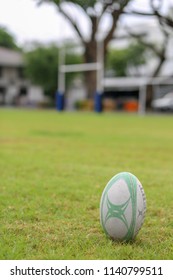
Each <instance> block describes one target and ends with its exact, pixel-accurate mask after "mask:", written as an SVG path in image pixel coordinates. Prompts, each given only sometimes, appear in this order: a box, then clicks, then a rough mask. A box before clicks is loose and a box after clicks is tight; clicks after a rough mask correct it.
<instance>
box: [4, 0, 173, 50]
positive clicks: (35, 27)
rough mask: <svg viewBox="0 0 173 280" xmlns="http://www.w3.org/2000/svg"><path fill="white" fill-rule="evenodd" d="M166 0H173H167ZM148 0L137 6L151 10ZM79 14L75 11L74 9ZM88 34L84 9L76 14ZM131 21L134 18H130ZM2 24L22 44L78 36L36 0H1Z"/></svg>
mask: <svg viewBox="0 0 173 280" xmlns="http://www.w3.org/2000/svg"><path fill="white" fill-rule="evenodd" d="M165 2H166V3H168V2H172V3H173V0H165ZM147 3H148V0H134V4H133V7H135V8H136V9H141V10H147V9H148V5H147ZM71 11H72V12H73V13H74V14H75V13H76V12H75V11H74V10H72V8H71V10H70V12H71ZM75 18H78V20H80V22H81V24H80V25H81V26H82V27H83V32H85V33H86V36H87V30H88V27H87V24H88V22H87V21H86V18H85V16H84V15H82V13H81V11H79V12H78V13H76V14H75ZM130 21H133V19H132V18H130ZM0 26H4V27H6V28H7V30H8V31H10V32H11V33H12V34H13V35H14V37H15V38H16V41H17V43H18V44H19V45H20V46H24V45H26V44H27V43H29V42H32V41H39V42H42V43H49V42H58V41H62V40H63V39H64V38H75V33H74V32H73V30H72V29H71V28H70V25H69V24H68V23H67V21H65V20H64V18H63V17H62V16H61V15H60V14H59V13H58V11H57V10H56V7H55V6H53V5H50V4H43V5H41V6H37V5H36V1H35V0H0Z"/></svg>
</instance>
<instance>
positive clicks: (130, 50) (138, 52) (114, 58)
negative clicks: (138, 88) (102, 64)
mask: <svg viewBox="0 0 173 280" xmlns="http://www.w3.org/2000/svg"><path fill="white" fill-rule="evenodd" d="M146 51H147V48H146V47H145V46H144V45H143V44H139V43H133V44H130V45H129V46H128V47H126V48H123V49H115V48H114V49H113V48H111V49H110V50H109V51H108V55H107V69H108V70H111V71H112V70H113V75H114V76H120V77H121V76H130V75H131V72H133V73H134V72H135V74H136V73H137V76H138V75H139V74H140V71H139V69H138V67H140V66H141V65H143V64H145V62H146ZM132 70H133V71H132Z"/></svg>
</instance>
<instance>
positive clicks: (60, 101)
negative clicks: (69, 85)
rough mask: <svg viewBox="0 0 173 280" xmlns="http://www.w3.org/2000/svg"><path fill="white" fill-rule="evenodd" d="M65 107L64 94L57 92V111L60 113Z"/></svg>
mask: <svg viewBox="0 0 173 280" xmlns="http://www.w3.org/2000/svg"><path fill="white" fill-rule="evenodd" d="M64 105H65V98H64V94H63V93H62V92H59V91H57V92H56V109H57V110H58V111H63V110H64Z"/></svg>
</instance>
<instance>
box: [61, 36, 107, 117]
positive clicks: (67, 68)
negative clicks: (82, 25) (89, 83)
mask: <svg viewBox="0 0 173 280" xmlns="http://www.w3.org/2000/svg"><path fill="white" fill-rule="evenodd" d="M86 71H96V73H97V76H96V77H97V83H96V90H95V93H93V94H94V110H95V111H96V112H101V111H102V93H103V79H104V62H103V42H102V41H101V40H97V61H96V62H94V63H82V64H70V65H66V64H65V48H61V49H60V51H59V69H58V90H57V92H56V109H57V110H58V111H62V110H64V107H65V96H64V94H65V89H66V86H65V75H66V73H70V72H71V73H72V72H86Z"/></svg>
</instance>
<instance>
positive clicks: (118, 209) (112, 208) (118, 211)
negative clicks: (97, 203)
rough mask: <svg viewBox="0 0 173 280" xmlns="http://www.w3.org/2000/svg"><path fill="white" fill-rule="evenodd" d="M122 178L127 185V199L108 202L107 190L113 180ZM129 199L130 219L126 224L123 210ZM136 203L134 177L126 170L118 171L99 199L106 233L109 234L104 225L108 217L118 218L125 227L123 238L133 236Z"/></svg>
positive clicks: (126, 238) (127, 238)
mask: <svg viewBox="0 0 173 280" xmlns="http://www.w3.org/2000/svg"><path fill="white" fill-rule="evenodd" d="M122 178H123V179H124V180H125V182H126V184H127V186H128V190H129V194H130V196H129V198H128V199H127V201H126V202H124V203H123V204H120V205H115V204H113V203H111V202H110V200H109V198H108V191H109V189H110V188H111V187H112V185H113V184H114V183H115V182H117V181H118V180H119V179H122ZM105 200H106V204H107V208H108V211H107V214H106V217H105V219H104V218H103V213H102V211H103V203H104V202H105ZM130 200H131V204H132V219H131V223H130V226H128V223H127V219H126V217H125V210H126V208H127V207H128V205H129V202H130ZM136 204H137V180H136V177H135V176H134V175H132V174H130V173H128V172H122V173H119V174H118V175H116V176H114V177H113V178H112V179H111V180H110V181H109V183H108V184H107V186H106V188H105V191H104V193H103V197H102V201H101V223H102V226H103V229H104V231H105V233H106V234H107V235H109V234H108V232H107V230H106V227H105V225H106V223H107V221H108V220H109V219H110V218H117V219H120V220H121V221H122V222H123V223H124V225H125V227H126V228H127V234H126V235H125V236H124V237H123V240H126V241H128V240H130V239H132V238H133V236H134V231H135V225H136V208H137V205H136Z"/></svg>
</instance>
